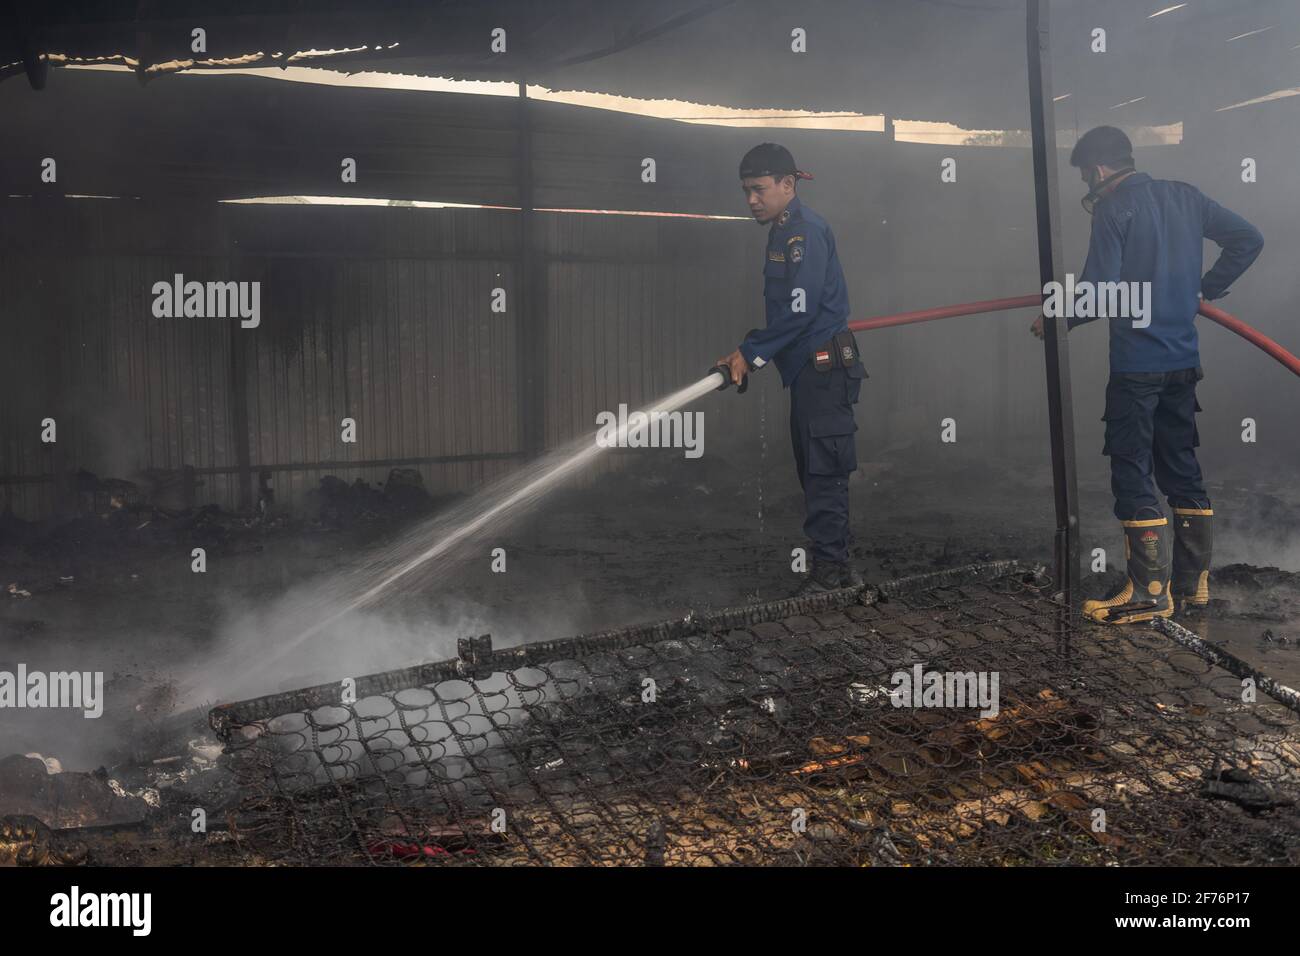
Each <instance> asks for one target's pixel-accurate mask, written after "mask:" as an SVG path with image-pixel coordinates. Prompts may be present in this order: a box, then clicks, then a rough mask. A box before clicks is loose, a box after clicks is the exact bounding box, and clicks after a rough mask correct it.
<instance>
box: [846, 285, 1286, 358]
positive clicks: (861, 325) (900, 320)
mask: <svg viewBox="0 0 1300 956" xmlns="http://www.w3.org/2000/svg"><path fill="white" fill-rule="evenodd" d="M1042 304H1043V297H1042V296H1041V295H1021V296H1013V297H1012V298H1008V299H985V300H983V301H982V302H962V303H960V304H958V305H945V306H941V307H939V308H937V309H920V310H918V311H916V312H899V313H897V314H895V315H879V316H875V317H873V318H870V319H855V320H854V321H852V322H850V323H849V328H850V329H852V330H853V331H855V332H865V331H867V330H869V329H884V328H888V327H890V326H892V325H911V324H912V323H913V322H931V321H933V320H935V319H950V318H953V317H955V316H958V315H977V314H979V313H981V312H1000V311H1002V310H1004V309H1038V308H1042ZM1197 311H1198V312H1199V313H1200V314H1201V315H1203V316H1205V317H1206V318H1207V319H1209V320H1210V321H1212V322H1217V323H1219V325H1221V326H1223V327H1224V328H1225V329H1228V330H1229V331H1231V332H1236V333H1237V334H1238V335H1240V336H1241V337H1242V338H1243V339H1245V340H1246V341H1247V342H1249V343H1250V344H1251V345H1254V346H1256V347H1257V348H1260V349H1263V350H1264V351H1265V352H1267V353H1268V354H1269V355H1271V356H1272V357H1273V358H1275V359H1277V360H1278V361H1279V362H1280V363H1282V365H1284V366H1286V367H1287V368H1289V369H1290V370H1291V371H1292V372H1294V373H1295V374H1296V375H1300V358H1296V357H1295V356H1294V355H1292V354H1291V353H1290V352H1288V351H1287V350H1286V349H1284V348H1283V347H1282V346H1281V345H1279V344H1278V343H1276V342H1274V341H1273V340H1272V339H1270V338H1269V337H1268V336H1267V335H1265V334H1264V333H1263V332H1260V331H1259V330H1258V329H1254V328H1251V327H1250V326H1249V325H1247V324H1246V323H1245V322H1243V321H1241V319H1239V318H1237V317H1236V316H1233V315H1229V314H1228V313H1227V312H1224V311H1223V310H1222V309H1220V308H1216V307H1215V306H1212V305H1210V303H1208V302H1202V303H1201V307H1200V308H1199V309H1198V310H1197Z"/></svg>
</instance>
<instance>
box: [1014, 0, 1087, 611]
mask: <svg viewBox="0 0 1300 956" xmlns="http://www.w3.org/2000/svg"><path fill="white" fill-rule="evenodd" d="M1048 2H1049V0H1026V18H1025V19H1026V31H1025V33H1026V41H1027V42H1026V46H1027V52H1028V58H1029V129H1030V132H1031V134H1032V136H1033V144H1034V149H1033V162H1034V202H1035V207H1036V209H1037V219H1038V275H1039V278H1040V280H1041V281H1042V284H1043V285H1044V286H1045V285H1047V283H1049V282H1060V281H1061V276H1062V270H1061V225H1060V223H1061V218H1060V208H1059V197H1058V194H1057V187H1056V122H1055V116H1054V113H1053V108H1052V76H1051V71H1050V69H1048V68H1047V67H1046V65H1045V61H1046V60H1047V58H1048V56H1050V53H1051V37H1050V29H1049V24H1048ZM1066 332H1067V329H1066V327H1065V324H1064V322H1063V321H1062V320H1060V319H1045V320H1044V322H1043V333H1044V337H1045V339H1046V342H1045V344H1046V348H1045V354H1046V358H1047V420H1048V425H1049V427H1050V429H1051V436H1052V487H1053V489H1054V492H1055V499H1056V547H1055V558H1056V580H1057V581H1058V582H1059V583H1060V587H1061V590H1062V598H1063V600H1064V603H1065V604H1066V606H1068V607H1069V608H1070V609H1071V610H1074V609H1075V608H1077V606H1078V602H1079V486H1078V479H1077V477H1076V475H1075V469H1074V410H1073V405H1072V402H1071V398H1070V350H1069V345H1068V343H1067V341H1066Z"/></svg>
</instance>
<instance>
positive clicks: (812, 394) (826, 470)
mask: <svg viewBox="0 0 1300 956" xmlns="http://www.w3.org/2000/svg"><path fill="white" fill-rule="evenodd" d="M866 377H867V371H866V369H865V368H863V367H862V362H861V361H859V362H856V363H855V364H854V365H852V366H850V367H849V368H832V369H829V370H827V371H825V372H819V371H817V369H816V368H814V367H813V363H812V361H811V360H809V362H808V364H807V365H805V366H804V367H803V368H802V369H800V370H799V374H798V376H796V377H795V380H794V384H792V385H791V386H790V444H791V445H792V446H793V448H794V464H795V468H796V469H797V470H798V472H799V484H800V485H801V486H802V487H803V497H804V524H803V531H804V534H806V535H807V536H808V539H809V541H811V542H812V553H813V559H814V560H815V561H820V562H827V561H832V562H840V563H842V562H844V561H847V560H848V558H849V475H851V474H852V473H853V472H854V470H856V469H857V467H858V454H857V447H856V437H855V435H854V433H855V432H856V431H857V430H858V423H857V422H855V421H854V420H853V406H854V405H856V404H857V401H858V393H859V392H860V391H861V389H862V380H863V379H864V378H866Z"/></svg>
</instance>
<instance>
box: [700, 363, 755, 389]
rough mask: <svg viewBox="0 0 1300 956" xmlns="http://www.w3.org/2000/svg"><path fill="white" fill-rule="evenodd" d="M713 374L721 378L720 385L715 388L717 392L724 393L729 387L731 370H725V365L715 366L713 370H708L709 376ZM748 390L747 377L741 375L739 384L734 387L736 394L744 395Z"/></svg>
mask: <svg viewBox="0 0 1300 956" xmlns="http://www.w3.org/2000/svg"><path fill="white" fill-rule="evenodd" d="M714 372H717V373H718V374H719V375H721V376H722V384H721V385H719V386H718V387H717V391H719V392H725V391H726V390H727V389H728V388H730V387H731V369H729V368H727V366H725V365H715V366H713V368H711V369H709V374H710V375H712V374H713V373H714ZM748 388H749V376H748V375H742V376H741V377H740V384H739V385H738V386H736V394H737V395H744V394H745V390H746V389H748Z"/></svg>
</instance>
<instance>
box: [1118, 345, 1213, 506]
mask: <svg viewBox="0 0 1300 956" xmlns="http://www.w3.org/2000/svg"><path fill="white" fill-rule="evenodd" d="M1201 377H1202V372H1201V370H1200V369H1199V368H1187V369H1180V370H1179V371H1176V372H1112V373H1111V376H1110V381H1109V382H1108V383H1107V385H1106V414H1105V415H1104V416H1102V417H1103V420H1104V421H1105V422H1106V446H1105V448H1104V449H1103V450H1102V454H1104V455H1109V456H1110V487H1111V491H1112V492H1113V493H1114V495H1115V517H1116V518H1118V519H1119V520H1120V521H1135V520H1138V519H1140V518H1153V517H1156V516H1157V515H1160V514H1163V513H1164V512H1163V511H1162V510H1161V508H1160V501H1159V499H1158V498H1157V497H1156V494H1155V489H1154V488H1153V487H1152V484H1151V479H1152V477H1153V476H1154V478H1155V483H1156V484H1157V485H1159V487H1160V491H1161V492H1163V493H1164V495H1165V497H1166V498H1167V499H1168V501H1169V505H1170V507H1171V508H1208V507H1210V499H1209V496H1207V495H1206V493H1205V481H1204V479H1203V478H1202V477H1201V466H1200V464H1199V463H1198V462H1197V460H1196V448H1197V446H1198V445H1200V443H1201V442H1200V437H1199V435H1198V434H1197V431H1196V413H1197V412H1199V411H1200V410H1201V406H1200V405H1199V404H1197V401H1196V383H1197V382H1198V381H1200V379H1201Z"/></svg>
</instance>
